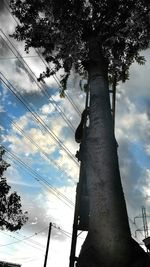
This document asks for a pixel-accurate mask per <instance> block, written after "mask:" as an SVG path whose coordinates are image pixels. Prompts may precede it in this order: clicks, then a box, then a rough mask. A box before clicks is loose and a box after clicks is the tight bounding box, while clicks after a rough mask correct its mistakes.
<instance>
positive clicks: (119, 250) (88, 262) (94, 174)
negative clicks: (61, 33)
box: [77, 40, 150, 267]
mask: <svg viewBox="0 0 150 267" xmlns="http://www.w3.org/2000/svg"><path fill="white" fill-rule="evenodd" d="M89 48H90V52H89V55H90V60H89V62H88V64H87V71H88V75H89V87H90V126H89V129H88V131H87V136H86V140H85V142H84V149H83V150H84V155H83V161H82V164H83V165H84V164H85V166H84V168H85V169H86V179H87V187H88V193H89V199H90V217H89V232H88V236H87V238H86V240H85V242H84V244H83V246H82V249H81V252H80V255H79V260H78V264H77V266H78V267H144V266H145V267H147V266H150V263H149V265H148V263H147V262H148V257H147V254H146V253H145V252H144V251H143V250H142V249H141V248H140V247H139V245H138V244H137V243H136V242H135V241H134V240H133V239H132V238H131V233H130V228H129V223H128V216H127V210H126V204H125V199H124V194H123V189H122V185H121V178H120V172H119V166H118V156H117V143H116V140H115V136H114V129H113V120H112V115H111V107H110V100H109V88H108V77H107V62H105V59H104V58H103V57H102V55H101V52H100V51H98V49H97V45H96V42H95V41H93V40H92V41H91V42H90V45H89ZM141 264H142V265H141Z"/></svg>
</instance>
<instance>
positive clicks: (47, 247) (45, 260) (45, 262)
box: [44, 222, 52, 267]
mask: <svg viewBox="0 0 150 267" xmlns="http://www.w3.org/2000/svg"><path fill="white" fill-rule="evenodd" d="M51 229H52V223H51V222H50V224H49V230H48V237H47V245H46V253H45V259H44V267H46V264H47V258H48V250H49V243H50V236H51Z"/></svg>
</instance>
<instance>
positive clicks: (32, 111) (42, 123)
mask: <svg viewBox="0 0 150 267" xmlns="http://www.w3.org/2000/svg"><path fill="white" fill-rule="evenodd" d="M0 74H1V75H2V76H3V77H4V79H5V80H6V81H7V83H6V82H5V81H4V79H2V77H0V79H1V81H2V82H3V84H4V85H5V86H6V87H7V88H8V89H9V90H10V91H11V92H12V93H13V94H14V95H15V97H16V98H17V99H18V100H19V101H20V102H21V103H22V104H23V105H24V106H25V107H26V109H27V110H28V111H29V112H30V113H31V114H32V116H33V118H34V119H35V121H36V122H37V121H38V122H39V123H40V124H41V125H42V126H43V128H44V130H46V132H48V134H49V135H50V136H51V138H52V139H53V140H54V141H55V142H56V143H58V144H59V146H60V147H61V148H62V149H63V150H64V151H65V152H66V154H67V155H68V156H69V157H70V158H71V159H72V160H73V161H74V162H75V163H76V164H77V166H79V163H78V162H77V160H76V158H75V157H74V155H73V154H72V153H71V152H70V150H69V149H68V148H67V147H66V146H65V145H64V144H63V143H62V141H61V140H60V139H59V138H58V136H56V134H55V133H54V132H53V131H52V130H50V128H49V127H48V125H47V124H46V123H45V122H44V121H43V119H42V118H41V117H40V116H39V115H38V113H37V112H36V111H34V110H33V108H31V107H30V106H29V104H27V102H26V100H25V99H24V98H23V97H22V96H21V95H20V93H19V92H18V91H17V92H16V89H15V88H14V86H13V85H12V84H11V83H10V82H9V81H8V79H7V78H6V77H5V76H4V75H3V74H2V72H0ZM8 84H9V85H8Z"/></svg>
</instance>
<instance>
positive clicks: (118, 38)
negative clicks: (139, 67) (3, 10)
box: [10, 0, 150, 88]
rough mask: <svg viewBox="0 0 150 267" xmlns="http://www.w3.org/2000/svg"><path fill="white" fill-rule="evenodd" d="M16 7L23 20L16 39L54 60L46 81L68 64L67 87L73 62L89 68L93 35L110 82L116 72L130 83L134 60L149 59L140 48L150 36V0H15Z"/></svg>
mask: <svg viewBox="0 0 150 267" xmlns="http://www.w3.org/2000/svg"><path fill="white" fill-rule="evenodd" d="M10 7H11V9H12V12H13V14H14V15H15V16H16V17H17V18H18V19H19V21H20V24H19V25H18V26H17V27H16V31H15V33H14V34H13V37H15V38H16V39H17V40H20V41H22V40H25V50H26V51H27V52H28V50H29V48H30V47H34V48H40V49H41V50H42V53H43V56H44V58H45V59H46V61H47V62H48V63H52V65H51V67H52V68H47V69H46V71H45V72H43V74H41V76H40V79H42V78H44V77H49V76H50V75H52V74H55V73H56V72H57V71H58V70H59V69H61V68H62V69H64V71H65V73H64V76H63V77H62V85H63V87H64V88H66V83H67V79H68V76H69V74H70V70H71V68H72V66H74V68H75V70H76V71H77V72H79V73H80V74H83V72H84V70H86V63H87V62H88V59H89V41H90V39H91V38H94V40H95V41H96V42H97V43H98V45H99V49H100V50H101V51H102V52H103V55H104V56H105V58H106V59H107V62H108V73H109V78H110V81H112V79H113V77H114V75H115V77H116V78H117V81H119V80H122V81H123V82H124V81H125V80H126V79H128V77H129V67H130V65H131V64H132V63H133V62H134V61H137V62H138V63H140V64H143V63H144V62H145V59H144V57H143V56H141V55H140V54H139V52H140V51H141V50H143V49H146V48H147V47H148V45H149V40H150V23H149V22H150V1H149V0H136V1H135V0H111V1H110V0H103V1H101V0H10Z"/></svg>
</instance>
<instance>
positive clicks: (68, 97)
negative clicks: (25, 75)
mask: <svg viewBox="0 0 150 267" xmlns="http://www.w3.org/2000/svg"><path fill="white" fill-rule="evenodd" d="M6 2H7V1H6V0H4V5H5V6H6V8H7V10H8V12H9V13H10V14H11V16H12V18H13V19H14V20H15V22H16V24H17V25H18V24H19V23H18V21H17V20H16V18H15V16H13V14H12V13H11V11H10V9H9V7H8V6H9V4H8V2H7V4H8V6H7V5H6ZM2 32H3V31H2ZM3 34H4V33H3ZM5 37H6V36H5ZM35 51H36V52H37V54H38V56H39V57H40V59H41V60H42V62H43V63H44V65H45V66H48V67H49V65H48V63H47V62H46V61H45V59H43V57H42V56H41V54H40V52H39V50H38V49H37V50H36V49H35ZM52 76H53V78H54V79H55V81H56V83H57V84H58V86H59V88H61V89H62V85H61V83H60V80H59V79H58V77H57V75H56V74H55V75H52ZM65 96H66V98H67V99H68V101H69V102H70V104H71V105H72V106H73V107H74V109H75V110H76V112H77V113H78V115H79V116H80V115H81V112H80V110H79V109H78V107H77V106H76V104H75V103H74V101H73V99H72V98H71V96H69V95H68V94H67V92H65Z"/></svg>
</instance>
